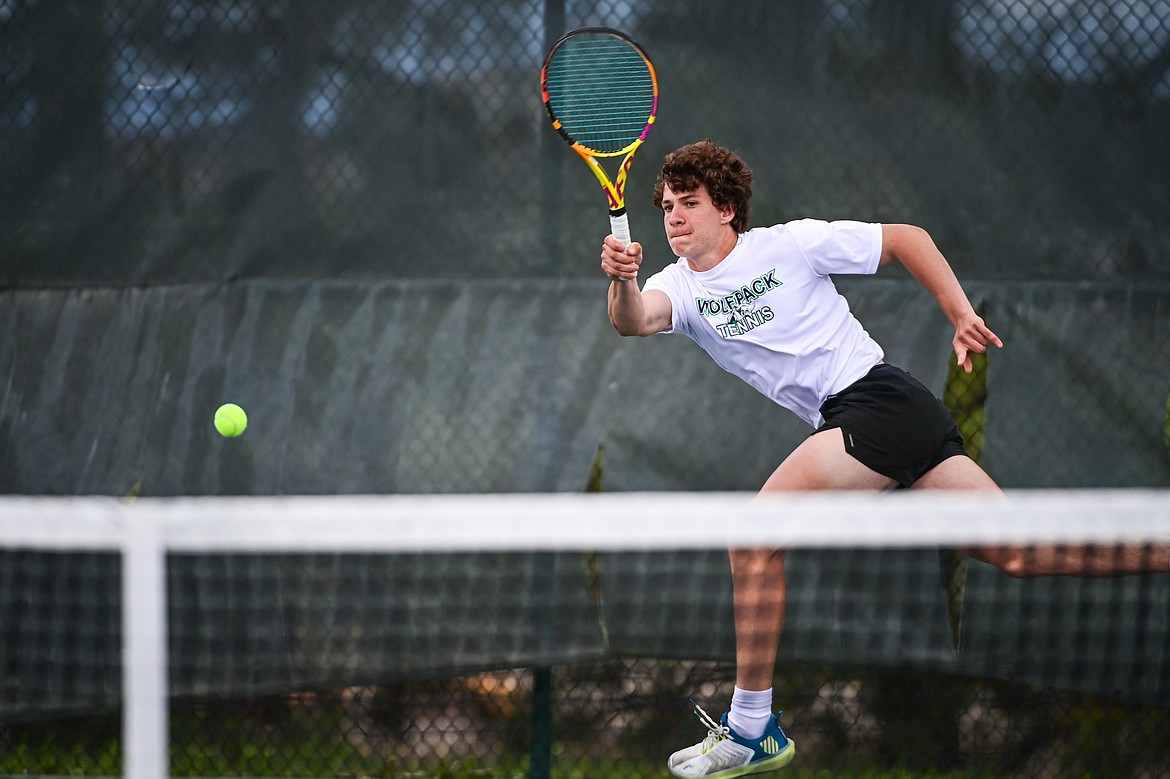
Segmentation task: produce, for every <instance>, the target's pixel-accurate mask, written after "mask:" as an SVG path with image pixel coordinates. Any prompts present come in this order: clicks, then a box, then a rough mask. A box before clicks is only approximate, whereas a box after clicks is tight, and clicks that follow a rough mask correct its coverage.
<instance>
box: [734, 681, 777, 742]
mask: <svg viewBox="0 0 1170 779" xmlns="http://www.w3.org/2000/svg"><path fill="white" fill-rule="evenodd" d="M771 716H772V690H771V688H769V689H767V690H741V689H740V688H739V687H736V688H735V692H733V693H732V694H731V711H730V712H728V714H727V724H728V725H730V726H731V729H732V730H734V731H735V732H736V733H738V734H739V735H740V736H742V737H743V738H759V737H760V736H762V735H764V728H766V727H768V719H769V718H770V717H771Z"/></svg>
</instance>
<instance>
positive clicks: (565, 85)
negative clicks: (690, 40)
mask: <svg viewBox="0 0 1170 779" xmlns="http://www.w3.org/2000/svg"><path fill="white" fill-rule="evenodd" d="M540 94H541V97H542V98H543V100H544V110H545V111H546V112H547V113H548V118H549V119H550V120H551V121H552V126H553V128H555V129H556V131H557V132H559V133H560V134H561V137H562V138H564V139H565V141H566V142H567V143H568V144H569V146H570V147H572V149H573V151H575V152H577V153H578V154H580V155H581V159H583V160H585V162H586V164H587V165H588V166H589V169H590V170H591V171H593V175H594V176H596V177H597V180H598V181H599V182H600V183H601V187H602V189H604V190H605V195H606V197H607V198H608V199H609V223H610V228H611V230H612V231H613V235H614V237H615V238H617V239H618V240H619V241H621V242H622V243H623V244H626V245H627V246H628V245H629V244H630V223H629V220H628V218H627V217H626V176H628V175H629V172H630V163H631V162H632V161H633V159H634V154H635V153H637V151H638V147H639V146H641V145H642V142H643V141H645V140H646V136H647V135H649V134H650V128H651V127H653V126H654V117H655V115H656V114H657V113H658V76H657V75H656V74H655V72H654V65H653V64H652V63H651V62H650V58H649V57H647V56H646V52H644V51H642V49H641V47H640V46H638V44H637V43H635V42H634V41H633V39H631V38H630V37H629V36H628V35H626V34H625V33H622V32H618V31H617V30H611V29H610V28H608V27H582V28H580V29H577V30H573V31H572V32H570V33H568V34H567V35H565V37H563V38H561V39H560V40H559V41H557V42H556V43H555V44H554V45H553V47H552V50H551V51H549V53H548V56H547V57H546V58H545V60H544V67H543V68H541V70H540ZM623 154H624V155H625V159H623V160H622V164H621V165H620V166H619V167H618V170H617V175H616V176H615V177H614V178H613V179H612V180H611V179H610V178H609V176H608V175H607V174H606V172H605V170H604V169H603V168H602V167H601V164H600V163H599V162H598V158H604V157H620V156H621V155H623Z"/></svg>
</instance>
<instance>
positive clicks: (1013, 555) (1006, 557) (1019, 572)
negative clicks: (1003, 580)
mask: <svg viewBox="0 0 1170 779" xmlns="http://www.w3.org/2000/svg"><path fill="white" fill-rule="evenodd" d="M993 564H994V565H995V567H997V568H999V570H1001V571H1003V572H1004V573H1006V574H1007V575H1008V576H1010V577H1012V578H1013V579H1023V578H1025V577H1027V575H1028V561H1027V555H1025V554H1024V552H1023V550H1021V549H1008V550H1004V551H1003V552H1000V553H999V559H998V560H997V561H994V562H993Z"/></svg>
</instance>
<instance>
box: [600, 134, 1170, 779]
mask: <svg viewBox="0 0 1170 779" xmlns="http://www.w3.org/2000/svg"><path fill="white" fill-rule="evenodd" d="M751 194H752V172H751V170H750V169H749V168H748V166H747V165H746V164H745V163H744V161H743V160H742V159H741V158H740V157H739V156H737V155H736V154H735V153H734V152H732V151H729V150H727V149H725V148H722V147H720V146H718V145H716V144H714V143H712V142H710V141H702V142H699V143H695V144H691V145H688V146H684V147H682V148H681V149H678V150H677V151H674V152H672V153H671V154H669V155H667V157H666V159H665V161H664V163H663V165H662V169H661V171H660V173H659V175H658V177H657V180H656V182H655V186H654V204H655V207H659V208H661V209H662V217H663V226H664V227H665V230H666V239H667V241H668V242H669V244H670V248H671V249H672V250H673V252H674V253H675V255H677V257H678V259H677V261H676V262H674V263H673V264H671V265H669V266H667V267H666V268H665V269H663V270H662V271H661V272H659V273H656V274H654V275H653V276H651V277H650V278H649V279H648V280H647V281H646V284H645V286H644V287H643V288H642V289H639V288H638V284H637V276H638V269H639V267H640V266H641V264H642V247H641V246H640V245H639V244H638V243H636V242H635V243H631V244H630V245H629V246H623V245H622V244H621V243H620V242H619V241H617V240H616V239H615V238H614V237H613V236H612V235H611V236H608V237H607V238H606V239H605V242H604V244H603V246H602V251H601V269H602V271H604V272H605V274H606V275H607V276H608V277H609V278H610V279H611V284H610V286H609V316H610V320H611V321H612V323H613V326H614V328H615V329H616V330H617V331H618V333H620V334H621V335H623V336H635V335H637V336H646V335H652V334H655V333H683V334H685V335H687V336H689V337H690V338H692V339H693V340H694V341H695V342H696V343H698V344H699V345H700V346H701V347H702V348H703V349H704V350H706V351H707V353H708V354H709V355H710V356H711V357H712V358H713V359H714V360H715V362H716V363H718V364H719V366H720V367H722V368H724V369H725V370H727V371H730V372H731V373H733V374H735V375H737V376H739V377H740V378H742V379H743V380H744V381H746V382H747V383H748V384H750V385H751V386H752V387H754V388H756V389H757V390H759V391H760V392H762V393H763V394H764V395H766V396H767V397H769V398H771V399H772V400H774V401H775V402H776V403H777V404H778V405H780V406H783V407H784V408H786V409H789V410H790V411H792V412H794V413H795V414H797V415H798V416H799V417H801V418H802V419H804V420H805V421H806V422H808V423H809V424H810V425H811V426H812V427H813V433H812V434H811V435H810V436H809V437H808V438H806V439H805V440H804V441H803V442H802V443H801V444H800V445H799V446H797V447H796V449H794V450H793V451H792V452H791V453H790V454H789V455H788V457H787V458H786V459H784V461H783V462H781V463H780V465H779V466H778V467H777V468H776V470H775V471H774V472H773V473H772V475H771V476H770V477H769V478H768V479H767V481H766V482H765V483H764V486H763V488H762V490H761V496H764V495H767V494H769V493H778V492H781V491H785V490H823V489H863V490H865V489H868V490H885V489H893V488H898V487H908V488H914V489H921V488H934V489H951V490H998V489H999V487H998V486H997V485H996V483H995V482H994V481H993V480H992V479H991V477H990V476H988V475H987V473H985V472H984V471H983V470H982V468H980V467H979V465H977V464H976V463H975V462H974V461H973V460H972V459H971V458H970V457H968V456H967V454H966V452H965V450H964V445H963V439H962V436H961V435H960V433H959V431H958V429H957V427H956V426H955V423H954V421H953V420H952V418H951V415H950V413H949V412H948V411H947V409H946V407H945V406H944V405H943V404H942V402H941V401H940V400H939V399H938V398H936V397H935V396H934V394H933V393H932V392H931V391H930V390H929V389H927V388H926V387H925V386H923V385H922V384H921V383H920V382H918V381H917V380H916V379H915V378H914V377H913V376H911V375H910V374H908V373H907V372H906V371H904V370H901V369H899V368H897V367H895V366H893V365H890V364H888V363H886V362H885V361H884V359H883V357H884V354H883V352H882V349H881V347H880V346H879V345H878V344H877V343H876V342H875V341H874V340H873V338H871V337H870V336H869V334H868V333H867V332H866V331H865V329H864V328H863V327H862V326H861V324H860V323H859V322H858V321H857V320H856V319H855V318H854V317H853V315H852V313H851V312H850V310H849V305H848V303H847V302H846V300H845V298H843V297H842V296H841V295H840V294H839V293H838V292H837V290H836V288H835V287H834V285H833V281H832V279H831V278H830V274H872V273H875V272H876V271H877V270H878V269H879V268H881V267H883V266H886V265H890V264H891V263H895V262H896V263H900V264H901V265H902V266H903V267H905V268H906V269H907V270H908V271H909V272H910V274H911V275H912V276H913V277H914V278H915V279H916V280H917V281H918V282H919V283H920V284H921V285H922V286H923V287H924V288H925V289H926V290H927V291H928V292H929V293H930V294H931V295H932V296H933V297H934V299H935V300H936V301H937V302H938V305H939V307H940V308H941V309H942V311H943V313H945V314H946V316H947V319H949V320H950V323H951V324H952V325H953V326H954V330H955V335H954V339H953V340H952V347H953V349H954V353H955V357H956V359H957V360H958V363H959V364H960V365H962V366H963V367H964V368H965V369H966V370H967V371H968V372H970V371H971V355H972V354H975V353H982V352H985V351H986V350H987V348H988V347H989V345H994V346H996V347H1002V346H1003V342H1002V341H1001V340H1000V338H999V337H998V336H997V335H996V334H995V333H994V332H992V331H991V330H990V329H989V328H988V327H987V325H986V324H985V323H984V321H983V319H982V318H980V317H979V316H978V315H977V314H976V313H975V310H974V308H973V307H972V306H971V303H970V301H969V300H968V298H967V295H966V293H965V292H964V291H963V288H962V286H961V285H960V283H959V281H958V279H957V278H956V276H955V274H954V272H953V271H952V270H951V267H950V265H949V264H948V263H947V261H946V259H945V258H944V257H943V255H942V254H941V253H940V251H939V249H938V248H937V246H936V245H935V243H934V241H933V240H932V239H931V237H930V235H929V234H928V233H927V232H926V231H924V230H922V229H920V228H918V227H913V226H910V225H905V224H871V223H865V222H855V221H834V222H825V221H819V220H814V219H803V220H799V221H793V222H788V223H786V224H779V225H775V226H772V227H765V228H755V229H750V230H749V229H748V217H749V214H750V199H751ZM965 551H967V552H968V554H970V555H971V556H973V557H975V558H976V559H979V560H983V561H985V562H988V563H991V564H993V565H995V566H997V567H999V568H1000V569H1002V570H1004V571H1005V572H1006V573H1008V574H1010V575H1012V576H1030V575H1045V574H1049V575H1050V574H1075V575H1109V574H1116V573H1128V572H1136V571H1142V570H1151V569H1154V568H1160V570H1170V546H1168V548H1167V549H1166V550H1160V551H1154V552H1151V550H1150V549H1149V548H1148V547H1144V548H1134V549H1122V550H1114V551H1113V552H1112V553H1110V554H1099V555H1094V554H1083V555H1076V554H1070V553H1069V550H1068V549H1067V548H1064V549H1061V550H1057V549H1029V550H1022V549H975V550H965ZM1086 551H1088V550H1086ZM1154 554H1157V555H1158V557H1157V558H1154V557H1153V555H1154ZM730 556H731V573H732V582H733V586H734V606H733V608H734V617H735V633H736V685H735V689H734V691H733V694H732V699H731V707H730V711H729V712H728V713H726V714H724V716H723V717H722V719H721V720H720V721H719V722H715V721H714V720H713V719H711V718H710V717H708V716H707V714H706V713H705V712H703V711H702V710H701V709H698V707H696V710H697V714H698V715H699V718H700V720H701V721H703V722H704V723H705V724H706V725H707V727H708V730H709V732H708V735H707V738H706V739H704V740H703V741H702V742H701V743H698V744H695V745H694V746H691V747H687V748H686V749H682V750H680V751H678V752H675V753H674V754H673V755H671V757H670V760H669V767H670V770H671V772H672V773H673V774H674V775H676V776H683V777H694V776H705V777H723V778H724V779H730V777H735V776H743V775H745V774H752V773H760V772H764V771H770V770H773V769H777V768H781V767H783V766H785V765H787V764H788V763H789V762H791V760H792V758H793V756H794V755H795V752H796V748H795V745H794V744H793V743H792V741H791V740H790V739H788V738H787V737H786V736H785V735H784V732H783V731H782V730H781V728H780V723H779V720H778V718H777V716H776V715H775V714H774V713H773V709H772V677H773V673H774V669H775V662H776V653H777V648H778V646H779V642H780V633H781V630H782V628H783V625H784V614H785V604H786V599H787V594H786V584H785V571H784V555H783V551H782V550H774V549H733V550H731V552H730ZM1155 561H1156V562H1155Z"/></svg>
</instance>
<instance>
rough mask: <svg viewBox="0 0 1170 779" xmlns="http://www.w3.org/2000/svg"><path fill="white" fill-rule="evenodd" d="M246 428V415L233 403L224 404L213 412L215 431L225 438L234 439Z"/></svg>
mask: <svg viewBox="0 0 1170 779" xmlns="http://www.w3.org/2000/svg"><path fill="white" fill-rule="evenodd" d="M247 427H248V415H247V414H245V413H244V409H242V408H240V407H239V406H237V405H236V404H235V403H224V404H223V405H222V406H220V407H219V408H217V409H216V410H215V429H216V430H218V431H219V434H220V435H221V436H223V437H225V438H235V437H236V436H238V435H241V434H243V432H244V430H245V428H247Z"/></svg>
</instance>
